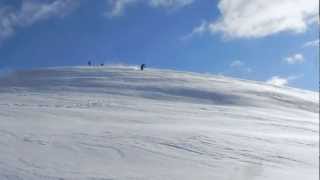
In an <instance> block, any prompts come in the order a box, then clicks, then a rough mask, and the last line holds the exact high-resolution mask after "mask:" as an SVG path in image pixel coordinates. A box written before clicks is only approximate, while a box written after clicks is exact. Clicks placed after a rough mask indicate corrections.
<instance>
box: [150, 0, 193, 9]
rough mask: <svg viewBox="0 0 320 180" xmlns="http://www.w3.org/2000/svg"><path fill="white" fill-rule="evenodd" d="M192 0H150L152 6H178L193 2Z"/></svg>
mask: <svg viewBox="0 0 320 180" xmlns="http://www.w3.org/2000/svg"><path fill="white" fill-rule="evenodd" d="M193 1H194V0H150V1H149V2H150V5H151V6H153V7H165V8H180V7H183V6H186V5H189V4H191V3H193Z"/></svg>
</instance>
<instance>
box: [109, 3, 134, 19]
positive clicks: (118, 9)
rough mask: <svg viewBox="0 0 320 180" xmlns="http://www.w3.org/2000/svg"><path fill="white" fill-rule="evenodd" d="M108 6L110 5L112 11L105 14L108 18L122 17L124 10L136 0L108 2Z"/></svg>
mask: <svg viewBox="0 0 320 180" xmlns="http://www.w3.org/2000/svg"><path fill="white" fill-rule="evenodd" d="M108 2H109V4H111V6H112V9H111V11H110V12H108V13H107V14H108V15H109V17H113V16H119V15H122V13H123V11H124V10H125V8H126V7H127V6H128V5H130V4H132V3H135V2H138V0H108Z"/></svg>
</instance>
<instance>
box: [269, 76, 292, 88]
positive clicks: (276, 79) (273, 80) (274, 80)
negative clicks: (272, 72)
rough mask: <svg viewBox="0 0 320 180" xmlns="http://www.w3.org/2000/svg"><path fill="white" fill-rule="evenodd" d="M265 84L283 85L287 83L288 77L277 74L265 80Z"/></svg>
mask: <svg viewBox="0 0 320 180" xmlns="http://www.w3.org/2000/svg"><path fill="white" fill-rule="evenodd" d="M267 84H271V85H274V86H285V85H287V84H288V79H287V78H281V77H279V76H272V77H271V78H270V79H269V80H267Z"/></svg>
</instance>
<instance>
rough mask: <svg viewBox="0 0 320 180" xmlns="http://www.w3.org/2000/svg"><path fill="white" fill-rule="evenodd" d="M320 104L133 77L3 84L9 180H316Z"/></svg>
mask: <svg viewBox="0 0 320 180" xmlns="http://www.w3.org/2000/svg"><path fill="white" fill-rule="evenodd" d="M318 97H319V94H318V93H315V92H310V91H304V90H299V89H294V88H288V87H274V86H270V85H266V84H264V83H262V82H261V83H259V82H253V81H245V80H237V79H232V78H226V77H223V76H213V75H205V74H196V73H187V72H175V71H169V70H157V69H147V70H145V71H140V70H138V69H136V68H135V67H121V66H108V67H72V68H70V67H69V68H68V67H65V68H50V69H38V70H28V71H18V72H14V73H10V74H9V75H7V76H5V77H1V78H0V179H1V180H6V179H8V180H24V179H26V180H40V179H41V180H42V179H49V180H69V179H72V180H73V179H80V180H87V179H88V180H113V179H114V180H118V179H119V180H131V179H132V180H148V179H152V180H153V179H154V180H316V179H318V178H319V177H318V174H319V170H318V168H319V148H318V147H319V139H318V136H319V121H318V118H319V117H318V116H319V115H318V113H319V103H318Z"/></svg>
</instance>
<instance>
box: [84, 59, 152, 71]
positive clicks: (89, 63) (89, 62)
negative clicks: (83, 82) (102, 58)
mask: <svg viewBox="0 0 320 180" xmlns="http://www.w3.org/2000/svg"><path fill="white" fill-rule="evenodd" d="M88 66H93V64H92V62H91V61H88ZM100 66H104V63H101V64H100ZM145 67H146V64H141V65H140V70H141V71H143V70H144V68H145Z"/></svg>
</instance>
